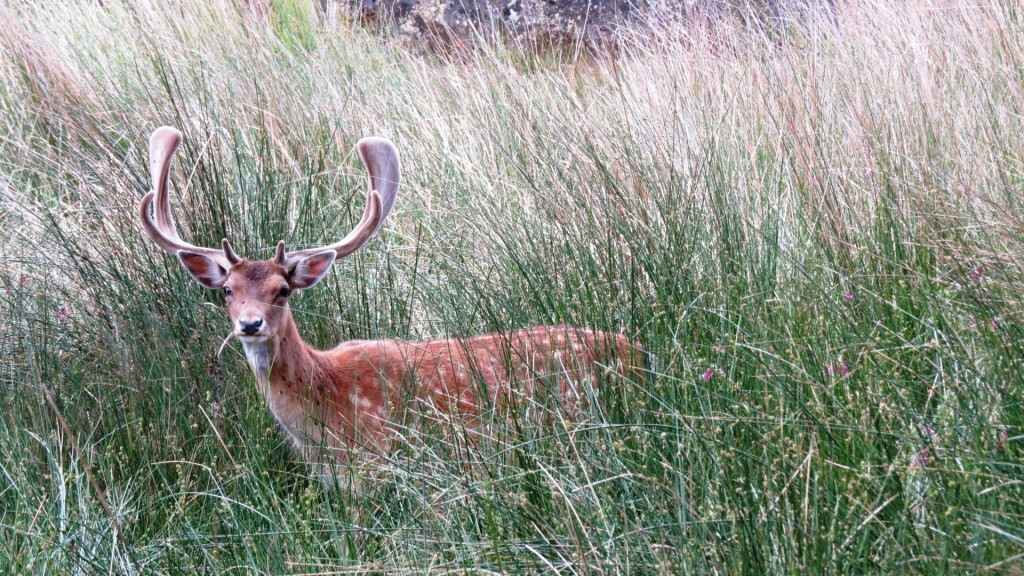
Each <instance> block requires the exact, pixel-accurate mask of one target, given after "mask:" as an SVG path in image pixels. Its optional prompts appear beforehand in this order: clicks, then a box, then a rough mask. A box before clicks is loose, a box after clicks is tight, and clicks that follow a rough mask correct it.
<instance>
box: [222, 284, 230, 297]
mask: <svg viewBox="0 0 1024 576" xmlns="http://www.w3.org/2000/svg"><path fill="white" fill-rule="evenodd" d="M224 296H231V288H228V287H227V286H225V287H224Z"/></svg>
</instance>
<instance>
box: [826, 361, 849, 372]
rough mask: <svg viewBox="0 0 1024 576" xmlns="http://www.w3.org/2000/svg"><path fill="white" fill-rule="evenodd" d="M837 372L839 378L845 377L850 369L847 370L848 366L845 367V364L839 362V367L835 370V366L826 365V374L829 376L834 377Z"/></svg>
mask: <svg viewBox="0 0 1024 576" xmlns="http://www.w3.org/2000/svg"><path fill="white" fill-rule="evenodd" d="M837 371H838V372H839V375H840V376H846V375H847V374H849V373H850V368H849V366H847V365H846V362H843V361H840V362H839V367H838V368H836V365H835V364H829V365H828V374H829V376H835V374H836V372H837Z"/></svg>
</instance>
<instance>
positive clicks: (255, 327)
mask: <svg viewBox="0 0 1024 576" xmlns="http://www.w3.org/2000/svg"><path fill="white" fill-rule="evenodd" d="M262 327H263V319H262V318H257V319H255V320H239V321H238V328H239V330H240V331H241V332H242V334H244V335H246V336H253V335H255V334H256V333H258V332H259V331H260V328H262Z"/></svg>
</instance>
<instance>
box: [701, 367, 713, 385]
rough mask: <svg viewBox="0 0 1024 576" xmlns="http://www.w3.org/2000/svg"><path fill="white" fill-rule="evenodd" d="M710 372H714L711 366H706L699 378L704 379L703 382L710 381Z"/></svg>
mask: <svg viewBox="0 0 1024 576" xmlns="http://www.w3.org/2000/svg"><path fill="white" fill-rule="evenodd" d="M712 374H714V372H713V371H712V370H711V368H708V369H707V370H705V371H704V374H702V375H701V379H702V380H704V381H705V382H710V381H711V375H712Z"/></svg>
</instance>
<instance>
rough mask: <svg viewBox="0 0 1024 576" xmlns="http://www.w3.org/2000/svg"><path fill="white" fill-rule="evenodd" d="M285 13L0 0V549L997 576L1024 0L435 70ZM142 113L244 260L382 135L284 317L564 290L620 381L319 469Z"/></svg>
mask: <svg viewBox="0 0 1024 576" xmlns="http://www.w3.org/2000/svg"><path fill="white" fill-rule="evenodd" d="M242 4H245V3H242ZM298 4H301V3H294V2H293V3H290V7H289V10H288V11H282V12H281V14H285V15H286V16H282V17H280V18H279V17H262V16H259V15H256V14H253V13H252V12H251V11H249V10H248V9H245V8H241V7H239V6H236V5H235V4H233V3H230V2H226V1H214V2H202V3H200V2H195V3H192V2H184V3H178V2H162V1H158V0H147V1H141V2H127V1H115V0H112V1H105V2H102V3H99V2H91V1H85V0H81V1H77V0H76V1H68V2H50V3H45V4H43V5H36V3H34V2H21V1H14V0H8V2H7V4H6V7H0V223H2V230H3V234H2V237H0V248H2V254H3V256H2V259H0V284H2V285H0V289H4V288H6V290H4V292H3V293H2V297H0V347H2V350H3V356H2V357H3V361H2V362H0V370H2V376H0V378H2V380H0V387H2V391H3V398H4V400H3V404H2V406H3V410H2V411H0V540H2V541H3V542H4V545H3V546H0V567H3V569H5V570H7V571H10V572H48V573H61V574H64V573H82V574H91V573H98V572H113V573H147V574H149V573H168V574H185V573H282V572H291V573H356V572H371V573H389V574H392V573H407V572H408V573H412V572H414V573H424V572H446V571H460V572H465V573H471V574H484V573H493V572H504V573H539V572H558V573H563V574H598V573H638V574H641V573H693V574H705V573H707V574H735V573H751V574H763V573H879V572H901V573H906V572H911V573H924V574H946V573H950V574H961V573H965V572H974V573H1006V574H1020V573H1022V569H1021V567H1020V566H1021V559H1022V558H1024V470H1022V467H1021V465H1022V458H1021V456H1022V453H1024V446H1022V440H1024V409H1022V404H1021V398H1022V394H1024V387H1022V380H1024V378H1022V376H1021V371H1022V369H1024V347H1022V346H1021V342H1022V335H1024V322H1022V317H1021V310H1022V308H1021V294H1022V292H1024V280H1022V276H1021V266H1022V262H1024V211H1022V202H1024V195H1022V191H1024V139H1022V138H1021V134H1024V116H1022V108H1021V107H1022V105H1024V82H1022V80H1024V13H1022V11H1021V9H1020V8H1019V7H1018V6H1017V4H1016V2H1012V1H1010V0H996V1H995V2H985V3H980V4H975V3H973V2H969V1H968V0H953V1H951V2H945V3H939V4H936V3H930V2H923V1H922V2H906V3H899V4H898V5H896V6H892V5H889V4H890V3H883V2H877V3H876V2H871V1H864V2H851V3H842V4H843V6H841V7H839V8H837V10H836V12H835V13H833V14H831V15H819V16H815V15H813V14H806V15H805V16H804V17H803V19H802V22H801V23H800V24H799V25H795V24H794V26H793V27H792V28H790V29H784V28H782V27H777V28H773V29H771V30H766V29H758V28H756V27H754V26H753V24H751V22H747V23H743V22H742V21H739V20H737V21H735V22H728V21H723V22H719V23H717V24H715V25H713V26H711V25H700V24H692V25H690V26H683V25H681V24H672V23H667V24H665V26H664V27H662V28H659V29H658V30H655V31H654V32H653V33H651V34H650V35H648V36H645V37H643V38H637V39H635V40H633V41H629V40H627V41H626V42H625V44H624V46H623V48H622V50H621V52H620V53H619V55H618V57H617V58H615V59H610V58H597V59H587V58H578V59H577V58H573V57H570V56H571V55H566V54H564V53H561V54H554V55H550V54H549V55H544V56H525V55H522V54H518V53H516V52H514V51H508V50H506V49H504V48H501V47H492V48H481V49H479V50H478V51H475V52H468V51H467V52H466V53H464V54H458V55H456V58H455V59H454V61H445V60H441V59H438V58H425V57H422V56H418V55H412V54H409V53H408V52H407V51H405V50H403V49H402V47H401V46H400V45H399V44H396V43H390V42H381V41H380V40H378V39H377V38H375V37H372V36H370V35H367V34H366V33H364V32H360V31H358V30H353V29H351V28H350V27H348V26H347V25H340V24H329V23H322V22H317V21H315V20H310V21H300V22H296V21H295V20H294V19H295V18H298V17H299V16H295V14H302V13H303V12H302V11H301V10H297V9H295V7H294V6H292V5H298ZM281 18H285V19H286V20H287V21H284V22H283V21H282V20H281ZM162 124H172V125H175V126H177V127H179V128H180V129H181V130H182V131H183V132H184V133H185V138H186V140H185V144H184V146H183V149H182V150H181V151H180V152H179V156H178V160H177V162H176V164H175V167H174V175H173V180H174V187H173V194H174V203H175V208H176V212H177V216H178V219H179V222H180V223H181V227H182V228H183V230H184V232H183V236H184V237H185V238H186V239H188V240H190V241H193V242H195V243H198V244H207V245H211V244H213V243H215V241H216V240H218V239H220V238H221V237H222V236H227V237H229V238H232V239H233V243H234V244H235V246H236V248H238V249H239V250H240V251H242V252H243V253H245V254H248V255H250V256H251V257H256V256H260V257H268V256H269V255H270V254H271V247H272V246H273V245H274V243H276V241H277V240H279V239H281V238H284V239H286V240H287V241H288V242H289V245H290V246H292V247H295V246H300V245H312V244H318V243H323V242H326V241H330V240H332V239H335V238H336V237H338V235H339V234H343V233H345V232H347V231H348V230H349V229H350V228H351V226H352V224H353V223H354V222H355V220H356V219H357V218H358V216H359V214H361V211H362V207H363V205H364V196H363V187H364V185H365V184H364V176H363V174H362V172H361V169H360V167H359V166H358V162H357V160H356V159H355V157H354V155H353V154H352V153H351V149H352V145H353V144H354V143H355V141H356V140H357V139H358V138H360V137H362V136H365V135H369V134H378V135H384V136H388V137H390V138H392V139H393V140H394V141H395V142H396V143H397V145H398V147H399V149H400V152H401V154H402V158H403V167H404V168H405V174H404V182H403V189H402V192H401V195H400V197H399V201H398V204H397V205H396V211H395V213H394V214H393V215H392V218H391V221H390V223H389V224H388V225H387V226H386V227H385V229H384V230H383V232H382V234H381V235H380V236H379V237H378V238H377V239H376V240H374V241H373V242H372V243H371V244H370V245H369V246H368V247H367V248H366V249H364V250H363V251H362V252H361V253H359V254H357V255H356V256H354V257H352V258H349V259H348V260H346V261H345V262H344V263H343V264H341V265H339V266H336V267H335V271H334V272H333V273H332V274H331V276H329V278H328V279H327V280H326V281H325V282H324V283H323V284H321V286H319V287H317V288H316V289H315V290H312V291H309V292H308V293H306V294H303V295H300V296H297V297H296V298H295V299H294V302H293V307H294V310H295V315H296V318H297V320H298V322H299V324H300V328H301V330H302V331H303V334H304V336H305V337H306V338H307V340H308V341H310V342H312V343H315V344H317V345H319V346H321V347H329V346H332V345H333V344H335V343H337V342H338V341H340V340H343V339H347V338H377V337H394V338H424V337H436V336H458V335H470V334H473V333H478V332H483V331H493V330H500V329H506V328H513V327H523V326H528V325H533V324H541V323H543V324H550V323H568V324H575V325H581V326H587V327H591V328H599V329H606V330H617V331H622V332H624V333H626V334H628V335H630V336H633V337H636V338H638V339H639V340H641V341H642V342H643V343H644V344H645V346H646V347H648V348H649V349H650V350H651V351H652V352H653V353H654V354H655V355H656V356H657V359H658V361H657V363H656V365H655V374H654V378H653V381H652V382H651V383H647V382H637V383H632V384H630V383H622V384H620V385H619V386H616V387H614V388H613V389H611V390H608V391H607V394H606V395H605V396H604V398H605V401H604V402H603V404H602V407H601V409H602V411H601V413H600V414H599V415H597V416H596V419H595V420H594V421H593V422H590V423H588V424H587V425H586V426H583V427H579V426H562V427H560V426H558V425H553V424H550V423H549V424H547V425H545V424H542V423H538V424H536V425H532V424H531V425H529V426H520V427H510V428H509V429H507V430H499V431H498V432H500V433H496V434H495V436H494V440H493V441H490V442H483V443H480V444H477V445H467V444H466V443H464V442H462V441H461V440H460V438H459V437H458V435H454V436H453V435H451V434H432V433H429V431H428V432H425V433H413V432H410V433H408V434H407V435H406V436H407V437H406V439H405V440H404V441H403V442H401V443H400V446H399V447H398V449H397V450H396V451H395V453H394V455H393V457H392V458H391V459H390V460H389V461H387V462H378V463H374V464H373V465H372V466H371V468H373V469H371V470H367V471H366V473H367V474H369V475H370V476H371V477H372V478H374V481H373V482H372V483H370V485H369V487H368V489H367V490H366V491H365V492H364V493H363V494H360V495H352V494H348V493H346V492H344V491H336V490H329V489H324V488H322V487H321V485H320V484H318V483H317V482H316V481H315V480H314V479H312V478H311V477H310V475H309V474H308V473H307V471H306V469H305V468H304V467H303V466H302V465H300V464H299V463H298V462H297V461H296V459H295V457H294V456H293V455H292V454H290V453H289V451H288V449H287V447H286V446H285V445H284V442H283V437H282V435H281V434H280V433H279V432H278V431H277V430H276V429H275V425H274V422H273V419H272V417H271V416H270V414H269V412H268V410H267V409H266V407H265V406H264V405H263V404H262V402H261V400H260V399H259V396H258V394H257V391H256V389H255V386H254V380H253V377H252V375H251V373H250V372H249V370H248V368H247V367H246V365H245V362H244V359H243V358H242V355H241V351H240V349H239V348H238V346H237V345H236V344H230V345H229V346H228V347H227V348H226V349H225V352H224V354H223V355H222V357H221V360H220V362H218V361H217V359H216V353H217V349H218V347H219V346H220V344H221V341H222V340H223V339H224V337H225V336H227V335H228V332H229V330H230V327H229V325H228V322H227V320H226V317H225V315H224V313H223V312H222V311H220V309H219V307H218V306H219V304H220V303H221V300H220V295H218V294H214V293H211V292H208V291H206V290H204V289H202V288H201V287H199V286H198V285H196V284H195V283H193V282H192V281H191V280H190V279H189V278H187V276H186V274H185V273H184V272H183V271H182V270H181V269H180V267H179V266H178V265H177V263H176V262H174V261H173V260H172V259H171V258H169V257H167V256H166V255H165V254H163V253H162V252H160V251H159V250H157V249H156V248H155V247H154V246H152V244H151V243H150V242H149V241H148V240H144V237H143V235H142V233H141V231H140V230H139V228H138V226H137V224H136V222H135V213H136V212H135V206H136V205H137V202H138V201H139V199H140V198H141V195H142V194H143V193H144V192H145V191H146V189H147V187H148V183H147V182H148V177H147V174H146V169H147V166H146V164H147V162H146V159H145V156H144V155H145V151H146V142H147V137H148V134H149V133H150V132H151V131H152V130H153V129H154V128H155V127H156V126H159V125H162ZM48 397H49V398H52V403H53V406H51V405H50V402H49V401H48ZM55 408H56V409H55ZM59 413H60V414H63V418H61V417H60V416H58V414H59ZM495 426H497V427H500V426H501V424H500V423H495ZM83 463H84V464H83ZM90 472H91V474H92V475H93V478H92V479H91V478H90ZM93 481H94V482H95V485H94V484H93ZM99 495H103V500H105V501H106V504H104V502H103V501H101V499H100V498H99Z"/></svg>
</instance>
